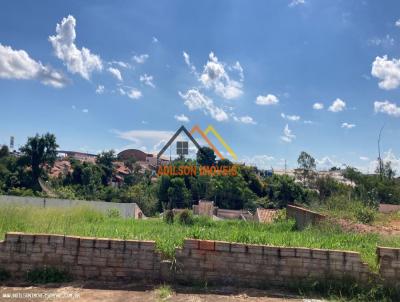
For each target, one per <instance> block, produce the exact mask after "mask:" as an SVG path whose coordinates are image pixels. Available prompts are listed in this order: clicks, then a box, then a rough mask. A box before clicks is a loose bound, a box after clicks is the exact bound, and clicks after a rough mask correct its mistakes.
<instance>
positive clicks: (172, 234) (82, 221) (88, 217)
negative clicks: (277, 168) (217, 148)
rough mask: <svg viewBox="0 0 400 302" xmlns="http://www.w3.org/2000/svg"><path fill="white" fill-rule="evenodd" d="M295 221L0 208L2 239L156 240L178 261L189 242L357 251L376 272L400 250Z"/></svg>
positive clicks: (384, 241)
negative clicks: (379, 258)
mask: <svg viewBox="0 0 400 302" xmlns="http://www.w3.org/2000/svg"><path fill="white" fill-rule="evenodd" d="M293 226H294V222H293V221H290V220H289V221H286V220H279V221H277V222H275V223H272V224H259V223H253V222H245V221H211V220H209V219H205V218H195V221H194V224H192V225H182V224H179V223H178V222H175V223H173V224H166V223H165V222H163V221H162V220H161V219H147V220H132V219H123V218H112V217H107V215H103V214H102V213H100V212H96V211H93V210H91V209H89V208H71V209H65V208H63V209H61V208H59V209H58V208H46V209H42V208H37V207H17V206H0V238H4V235H5V233H6V232H9V231H19V232H31V233H49V234H66V235H78V236H93V237H106V238H123V239H139V240H155V241H156V246H157V249H158V250H160V251H161V252H162V253H163V254H164V255H165V256H166V257H170V258H172V257H173V256H174V251H175V248H176V247H180V246H182V245H183V240H184V239H185V238H198V239H211V240H223V241H229V242H243V243H253V244H266V245H273V246H289V247H312V248H323V249H338V250H351V251H358V252H360V253H361V256H362V259H363V260H364V261H366V262H367V263H368V264H369V265H370V266H371V267H372V268H375V269H376V254H375V250H376V246H377V245H387V246H396V247H400V237H393V236H392V237H385V238H383V237H380V236H379V235H377V234H357V233H350V232H343V231H342V230H341V229H339V228H338V227H335V226H331V225H324V226H320V227H312V228H308V229H306V230H304V231H295V230H294V228H293Z"/></svg>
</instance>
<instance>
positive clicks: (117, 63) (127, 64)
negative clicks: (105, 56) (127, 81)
mask: <svg viewBox="0 0 400 302" xmlns="http://www.w3.org/2000/svg"><path fill="white" fill-rule="evenodd" d="M108 64H113V65H118V66H119V67H123V68H127V69H129V68H132V66H131V65H130V64H129V63H126V62H123V61H111V62H109V63H108Z"/></svg>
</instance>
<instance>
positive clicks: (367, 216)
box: [356, 208, 375, 224]
mask: <svg viewBox="0 0 400 302" xmlns="http://www.w3.org/2000/svg"><path fill="white" fill-rule="evenodd" d="M356 218H357V220H358V221H359V222H361V223H366V224H370V223H372V222H373V221H374V219H375V211H374V210H372V209H368V208H360V209H358V210H357V212H356Z"/></svg>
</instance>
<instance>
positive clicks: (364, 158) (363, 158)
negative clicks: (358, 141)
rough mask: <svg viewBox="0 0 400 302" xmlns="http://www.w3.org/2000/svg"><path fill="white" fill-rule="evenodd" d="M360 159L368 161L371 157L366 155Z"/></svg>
mask: <svg viewBox="0 0 400 302" xmlns="http://www.w3.org/2000/svg"><path fill="white" fill-rule="evenodd" d="M360 160H363V161H367V160H369V158H368V157H366V156H360Z"/></svg>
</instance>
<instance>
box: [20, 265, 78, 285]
mask: <svg viewBox="0 0 400 302" xmlns="http://www.w3.org/2000/svg"><path fill="white" fill-rule="evenodd" d="M26 280H27V281H29V282H31V283H41V284H44V283H61V282H67V281H71V277H70V275H69V274H68V273H67V272H65V271H60V270H59V269H57V268H54V267H44V268H36V269H34V270H32V271H28V272H27V274H26Z"/></svg>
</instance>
